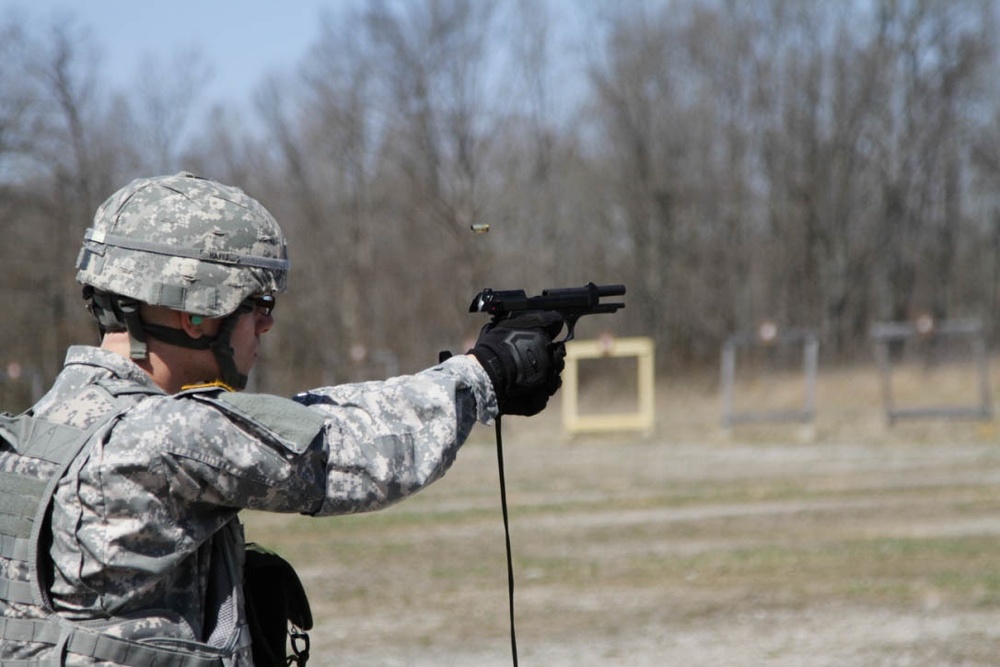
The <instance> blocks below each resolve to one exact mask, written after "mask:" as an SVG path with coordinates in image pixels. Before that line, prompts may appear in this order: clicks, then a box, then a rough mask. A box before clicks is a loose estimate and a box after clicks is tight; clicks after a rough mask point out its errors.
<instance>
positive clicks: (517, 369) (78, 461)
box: [0, 173, 565, 667]
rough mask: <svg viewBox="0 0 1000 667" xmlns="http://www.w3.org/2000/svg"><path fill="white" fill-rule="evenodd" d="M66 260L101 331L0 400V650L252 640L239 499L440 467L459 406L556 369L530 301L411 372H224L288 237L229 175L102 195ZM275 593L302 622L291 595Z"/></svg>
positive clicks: (235, 367)
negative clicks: (273, 379)
mask: <svg viewBox="0 0 1000 667" xmlns="http://www.w3.org/2000/svg"><path fill="white" fill-rule="evenodd" d="M77 269H78V273H77V280H78V281H79V282H80V283H81V284H83V285H84V297H85V298H86V299H87V302H88V304H89V306H88V307H89V308H90V310H91V311H92V312H93V314H94V316H95V317H96V318H97V321H98V325H99V328H100V331H101V334H102V339H101V346H100V347H99V348H96V347H84V346H76V347H72V348H70V349H69V351H68V353H67V356H66V363H65V366H64V368H63V370H62V372H61V373H60V375H59V376H58V378H57V379H56V381H55V384H54V385H53V387H52V388H51V390H50V391H49V392H48V393H47V394H46V395H45V396H44V397H43V398H42V399H41V400H40V401H39V402H38V403H37V404H36V405H35V406H34V407H33V408H32V409H31V410H30V411H29V412H28V413H26V415H25V416H23V417H20V418H15V419H7V420H5V421H4V422H0V436H4V435H5V436H6V438H0V662H4V661H24V662H22V663H18V664H31V663H37V662H40V661H50V662H51V664H64V663H65V664H100V665H136V666H138V665H151V664H156V665H184V666H185V667H201V666H205V667H207V666H209V665H252V664H254V660H255V659H256V660H258V661H262V660H263V658H261V656H262V655H263V654H262V653H260V651H259V647H258V646H252V644H254V642H258V643H259V638H258V637H256V636H253V637H252V635H253V633H252V632H251V630H250V629H249V628H250V624H251V623H252V621H253V619H250V621H248V618H247V609H248V608H250V607H252V605H250V604H248V603H247V602H246V601H245V600H244V595H245V591H244V586H243V585H242V582H243V581H244V561H245V559H247V558H248V557H249V555H250V554H249V553H248V552H246V551H245V545H244V540H243V533H242V528H241V525H240V523H239V518H238V514H239V512H240V510H242V509H244V508H252V509H257V510H267V511H273V512H297V513H303V514H309V515H313V516H322V515H331V514H347V513H353V512H362V511H369V510H375V509H379V508H382V507H385V506H387V505H389V504H391V503H394V502H396V501H398V500H401V499H403V498H405V497H407V496H408V495H410V494H412V493H415V492H416V491H418V490H420V489H422V488H423V487H425V486H427V485H428V484H430V483H431V482H433V481H435V480H436V479H438V478H439V477H441V476H442V475H443V474H444V472H445V471H446V470H447V469H448V467H449V466H450V465H451V463H452V462H453V461H454V459H455V455H456V453H457V451H458V449H459V448H460V447H461V445H462V443H463V442H464V441H465V439H466V437H467V436H468V435H469V432H470V430H471V429H472V427H473V425H474V424H475V422H476V421H479V422H483V423H488V422H490V421H491V420H493V419H494V418H496V417H497V416H498V415H499V414H501V413H505V414H521V415H532V414H535V413H537V412H539V411H540V410H541V409H543V408H544V407H545V405H546V402H547V400H548V399H549V397H550V396H551V395H552V394H553V393H554V392H555V391H556V389H557V388H558V386H559V383H560V378H559V373H560V372H561V370H562V367H563V361H562V357H563V355H564V353H565V352H564V350H563V349H562V345H561V344H559V343H555V344H553V340H554V339H555V337H556V336H557V335H558V334H559V331H560V330H561V328H562V325H563V321H562V318H561V317H560V316H558V315H556V314H553V313H531V314H528V315H525V316H522V317H520V318H514V319H510V320H505V321H504V322H503V323H502V325H500V326H492V325H489V326H487V327H484V329H483V331H482V332H481V334H480V337H479V340H478V341H477V343H476V345H475V347H474V348H473V349H472V350H471V351H470V353H469V354H465V355H458V356H455V357H452V358H450V359H448V360H446V361H444V362H442V363H440V364H439V365H437V366H434V367H433V368H430V369H428V370H425V371H423V372H420V373H417V374H415V375H409V376H403V377H397V378H392V379H389V380H386V381H384V382H378V383H364V384H356V385H342V386H336V387H321V388H317V389H312V390H309V391H305V392H303V393H300V394H298V395H296V396H295V397H293V398H290V399H289V398H282V397H278V396H272V395H264V394H251V393H248V392H241V391H240V390H242V389H243V388H244V387H245V385H246V381H247V375H248V373H249V372H250V370H251V368H252V367H253V365H254V363H255V361H256V357H257V351H258V346H259V344H260V338H261V336H262V335H263V334H264V333H266V332H267V331H268V330H269V329H270V328H271V326H272V325H273V324H274V316H273V312H274V308H275V299H276V296H275V295H276V294H277V293H279V292H282V291H284V289H285V283H286V274H287V271H288V260H287V255H286V246H285V238H284V236H283V234H282V231H281V229H280V228H279V226H278V224H277V223H276V222H275V220H274V218H273V217H272V216H271V215H270V213H268V211H267V210H265V209H264V207H263V206H261V205H260V204H259V203H258V202H257V201H255V200H254V199H252V198H250V197H249V196H247V195H246V194H244V193H243V192H242V191H241V190H239V189H236V188H233V187H229V186H226V185H222V184H220V183H216V182H213V181H210V180H206V179H202V178H198V177H196V176H193V175H191V174H186V173H182V174H177V175H173V176H164V177H157V178H148V179H138V180H135V181H133V182H132V183H130V184H128V185H127V186H125V187H124V188H122V189H121V190H120V191H118V192H117V193H115V194H114V195H112V196H111V197H110V198H109V199H108V200H107V201H105V202H104V203H103V204H102V205H101V207H100V208H99V209H98V210H97V213H96V215H95V217H94V223H93V227H92V228H91V229H89V230H88V231H87V233H86V236H85V240H84V245H83V248H82V249H81V252H80V255H79V258H78V260H77ZM512 333H516V335H515V336H511V334H512ZM511 341H513V342H511ZM525 378H529V379H525ZM4 424H6V427H4ZM292 579H293V581H290V582H289V584H288V585H295V584H297V583H298V582H297V579H294V576H293V577H292ZM258 604H259V602H258ZM289 614H290V615H291V616H290V617H291V618H292V620H293V621H296V620H297V622H298V623H299V624H300V625H306V626H308V624H310V623H311V620H310V619H309V618H308V607H307V605H305V607H304V608H303V607H302V606H300V607H299V608H298V610H297V611H296V610H294V609H293V610H291V611H289ZM296 614H297V616H296ZM280 621H281V623H282V634H281V639H280V641H281V644H282V646H281V647H280V648H278V649H276V650H278V651H280V653H281V654H280V656H277V657H278V658H279V659H280V660H281V664H284V639H285V638H284V634H283V630H284V622H285V619H284V618H281V619H280ZM272 648H273V647H272ZM4 664H7V662H4Z"/></svg>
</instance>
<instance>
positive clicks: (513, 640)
mask: <svg viewBox="0 0 1000 667" xmlns="http://www.w3.org/2000/svg"><path fill="white" fill-rule="evenodd" d="M496 432H497V465H498V467H499V469H500V507H501V509H502V510H503V534H504V540H505V541H506V544H507V601H508V605H509V608H510V650H511V654H512V655H513V656H514V667H517V635H516V633H515V632H514V560H513V558H512V557H511V549H510V519H509V517H508V516H507V484H506V482H505V481H504V474H503V436H502V435H501V431H500V417H499V416H498V417H497V419H496Z"/></svg>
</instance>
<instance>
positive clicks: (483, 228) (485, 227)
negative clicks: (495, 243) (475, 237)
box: [469, 222, 490, 234]
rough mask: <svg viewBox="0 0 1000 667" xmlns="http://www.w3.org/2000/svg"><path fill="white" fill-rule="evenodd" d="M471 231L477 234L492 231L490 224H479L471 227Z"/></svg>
mask: <svg viewBox="0 0 1000 667" xmlns="http://www.w3.org/2000/svg"><path fill="white" fill-rule="evenodd" d="M469 229H471V230H472V231H474V232H475V233H477V234H485V233H486V232H488V231H490V226H489V225H488V224H486V223H485V222H478V223H475V224H472V225H469Z"/></svg>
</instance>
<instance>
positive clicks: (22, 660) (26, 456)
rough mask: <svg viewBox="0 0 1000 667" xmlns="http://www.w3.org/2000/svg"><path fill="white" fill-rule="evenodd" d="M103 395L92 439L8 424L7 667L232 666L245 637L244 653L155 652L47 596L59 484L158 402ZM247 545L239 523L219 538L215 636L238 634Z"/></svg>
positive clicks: (126, 393)
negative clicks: (123, 424)
mask: <svg viewBox="0 0 1000 667" xmlns="http://www.w3.org/2000/svg"><path fill="white" fill-rule="evenodd" d="M93 386H95V385H90V387H93ZM96 386H98V387H100V388H101V389H102V390H104V391H106V392H107V393H108V395H109V396H110V397H111V399H112V402H113V407H112V409H111V410H110V411H109V412H108V413H107V414H106V415H105V416H104V417H102V418H100V419H98V420H97V421H96V422H95V423H94V424H93V425H92V426H91V427H90V428H88V429H86V430H82V429H78V428H75V427H73V426H68V425H65V424H60V423H56V422H51V421H48V420H46V419H43V418H39V417H35V416H34V415H33V414H32V413H31V411H29V412H26V413H23V414H21V415H18V416H16V417H14V416H10V415H8V414H3V415H0V664H2V665H28V664H31V665H37V664H39V663H42V664H52V665H62V664H65V663H67V662H68V663H71V664H79V663H81V662H83V663H88V664H89V663H90V662H101V663H102V664H109V663H110V664H113V665H122V666H125V667H147V666H149V665H156V666H158V667H222V666H224V665H229V664H232V661H233V655H234V652H236V651H238V650H249V648H248V645H249V634H248V633H247V632H240V634H239V636H238V638H237V639H236V643H237V645H236V646H233V647H231V648H229V649H228V650H223V649H220V648H215V647H213V646H210V645H209V644H206V643H201V642H190V641H180V640H173V641H172V642H161V643H159V644H156V645H154V644H153V643H151V642H146V641H142V642H139V641H132V640H129V639H124V638H121V637H116V636H112V635H110V634H107V633H104V632H102V631H101V622H100V621H97V622H91V621H87V622H83V623H81V622H74V621H70V620H67V619H65V618H62V617H61V616H59V615H58V614H56V613H54V612H53V609H52V604H51V600H50V599H49V595H48V582H49V580H50V577H51V573H50V572H48V571H47V569H48V568H49V567H50V565H49V557H48V547H49V542H50V539H51V538H50V530H49V525H48V524H49V516H50V512H51V505H52V499H53V496H54V494H55V490H56V485H57V484H58V482H59V480H60V479H61V478H62V477H63V475H64V474H65V473H66V472H67V470H68V469H69V467H70V465H71V464H72V463H73V461H74V460H76V459H77V457H78V456H80V455H81V454H82V453H84V452H85V451H86V450H87V449H88V448H89V447H90V446H91V443H93V442H96V441H97V440H98V439H99V438H100V437H102V435H103V434H104V433H106V432H107V431H108V430H110V429H111V428H112V427H113V425H114V424H115V423H116V422H117V421H118V419H119V418H121V416H122V415H123V414H124V413H125V412H126V411H127V410H128V409H129V408H130V407H132V406H133V405H135V404H136V403H137V402H138V401H139V400H140V398H141V396H142V395H144V394H148V393H151V392H150V391H149V390H148V389H144V388H142V387H139V386H137V385H135V384H133V383H126V382H112V381H102V382H99V383H98V384H97V385H96ZM242 546H243V544H242V533H241V529H240V526H239V524H238V522H237V521H236V520H235V519H234V520H233V521H231V522H230V524H229V525H227V526H226V527H224V528H223V529H222V530H220V531H219V533H217V535H216V537H214V538H213V546H212V549H213V553H212V557H213V561H212V562H213V574H212V577H211V581H210V596H211V595H213V589H214V597H213V599H217V600H218V601H217V603H216V613H215V616H216V619H217V620H216V626H217V627H216V631H217V632H220V631H221V632H223V633H225V632H227V631H228V632H230V633H232V632H234V630H233V628H235V623H236V618H237V612H236V608H235V607H236V605H238V604H239V600H238V596H239V594H240V586H239V582H236V581H235V579H236V574H237V573H239V572H240V570H241V565H239V564H237V563H235V562H234V561H235V559H236V556H235V554H234V552H236V551H237V550H239V551H240V553H242ZM216 563H218V564H219V565H218V566H217V565H216ZM226 624H228V625H229V628H228V630H227V629H226V628H225V627H224V626H225V625H226ZM229 643H233V642H232V641H230V642H229Z"/></svg>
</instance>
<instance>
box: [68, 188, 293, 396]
mask: <svg viewBox="0 0 1000 667" xmlns="http://www.w3.org/2000/svg"><path fill="white" fill-rule="evenodd" d="M76 268H77V270H78V272H77V275H76V279H77V282H79V283H80V284H82V285H83V286H84V298H85V299H87V300H88V304H89V308H90V309H91V312H93V313H94V315H95V317H97V320H98V325H99V327H100V329H101V332H102V334H103V333H104V332H106V331H127V332H128V333H129V337H130V341H131V350H130V354H131V356H132V358H133V359H144V358H146V356H147V350H146V343H145V341H146V336H152V337H154V338H158V339H160V340H164V341H165V342H168V343H171V344H174V345H180V346H183V347H189V348H211V349H212V350H213V352H214V353H215V355H216V358H217V360H218V361H219V366H220V370H221V371H222V375H223V377H222V378H221V379H222V380H223V381H224V382H225V383H226V384H229V385H231V386H234V387H236V388H242V386H244V385H245V384H246V377H245V376H241V375H239V374H238V373H237V372H236V371H235V364H234V363H233V359H232V349H231V347H230V346H229V338H230V335H231V332H232V328H233V327H234V326H235V320H236V316H238V315H239V314H240V313H241V312H245V311H246V310H249V308H250V307H251V306H249V305H248V301H247V300H248V298H249V297H251V296H252V295H260V294H271V293H274V292H283V291H284V290H285V288H286V282H287V274H288V252H287V244H286V241H285V236H284V234H283V233H282V231H281V228H280V227H279V226H278V223H277V222H276V221H275V219H274V217H273V216H272V215H271V214H270V213H269V212H268V211H267V209H265V208H264V207H263V206H262V205H261V204H260V203H259V202H257V201H256V200H254V199H253V198H251V197H249V196H248V195H247V194H246V193H244V192H243V191H242V190H240V189H239V188H236V187H232V186H228V185H223V184H221V183H217V182H215V181H212V180H208V179H205V178H201V177H198V176H195V175H194V174H190V173H187V172H181V173H179V174H174V175H171V176H157V177H153V178H140V179H136V180H134V181H132V182H131V183H129V184H128V185H126V186H125V187H123V188H122V189H120V190H119V191H118V192H116V193H114V194H113V195H111V196H110V197H109V198H108V199H107V200H106V201H105V202H104V203H103V204H101V206H100V207H98V209H97V213H96V214H95V215H94V222H93V226H92V227H91V228H90V229H88V230H87V232H86V234H85V236H84V243H83V247H82V248H81V250H80V254H79V257H78V258H77V262H76ZM141 303H146V304H150V305H154V306H164V307H166V308H170V309H173V310H179V311H182V312H185V313H190V314H192V315H197V316H203V317H224V318H225V319H224V320H223V324H222V327H221V328H220V332H219V335H218V336H216V337H215V338H214V339H206V338H205V337H202V338H197V339H195V338H190V337H188V336H187V335H186V334H185V333H184V332H183V331H181V330H179V329H170V328H166V327H160V326H154V325H150V324H146V323H143V322H142V320H141V318H140V317H139V305H140V304H141Z"/></svg>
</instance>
